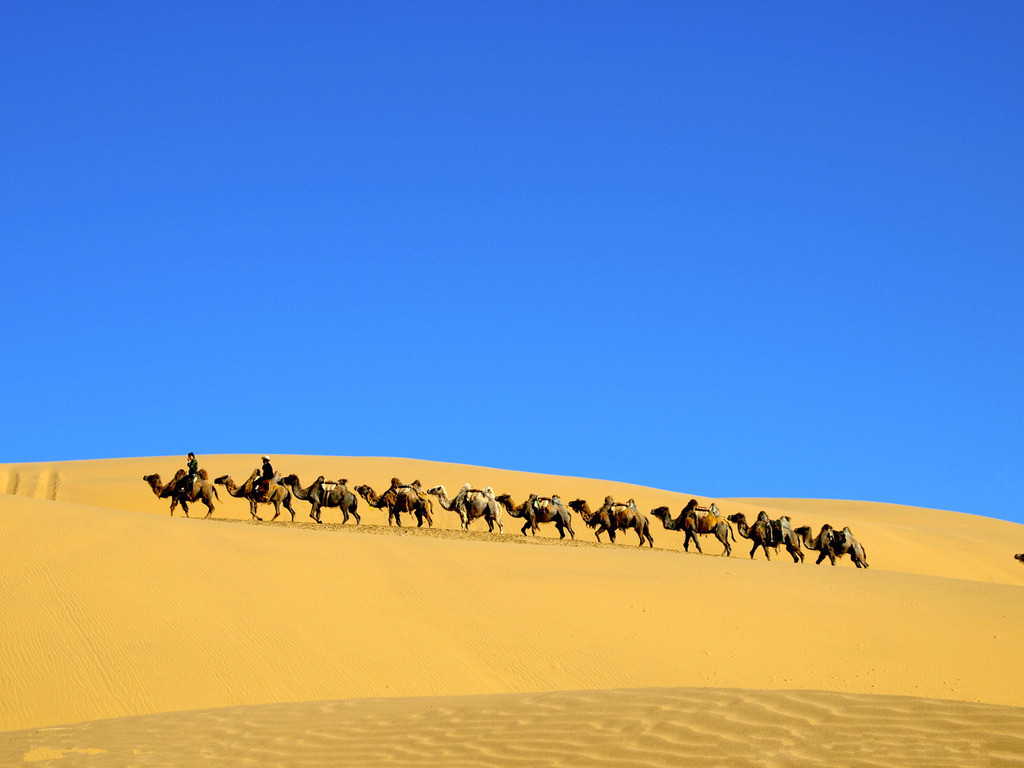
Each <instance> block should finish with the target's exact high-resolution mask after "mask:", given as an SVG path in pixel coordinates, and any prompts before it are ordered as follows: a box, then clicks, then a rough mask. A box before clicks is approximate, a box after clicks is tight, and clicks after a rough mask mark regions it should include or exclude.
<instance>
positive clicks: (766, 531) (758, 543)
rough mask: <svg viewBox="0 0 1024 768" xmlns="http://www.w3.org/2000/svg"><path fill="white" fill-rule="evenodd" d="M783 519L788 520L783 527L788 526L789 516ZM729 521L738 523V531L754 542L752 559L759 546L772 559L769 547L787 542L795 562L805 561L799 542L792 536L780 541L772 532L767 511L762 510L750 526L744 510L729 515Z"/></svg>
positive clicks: (751, 550) (787, 548)
mask: <svg viewBox="0 0 1024 768" xmlns="http://www.w3.org/2000/svg"><path fill="white" fill-rule="evenodd" d="M782 519H784V520H785V521H786V522H785V525H784V526H783V527H784V528H785V527H788V526H789V518H788V517H784V518H782ZM729 521H730V522H733V523H736V531H737V532H738V533H739V535H740V536H742V537H743V538H745V539H750V540H751V541H753V542H754V546H753V547H751V549H750V559H751V560H753V559H754V553H755V552H757V548H758V547H761V549H763V550H764V556H765V557H766V558H767V559H768V560H771V559H772V558H771V555H769V554H768V547H778V545H779V544H785V545H786V551H787V552H789V554H790V556H791V557H792V558H793V562H794V563H802V562H803V560H804V553H803V552H802V551H801V549H800V545H799V542H798V541H795V540H793V539H792V538H790V539H785V540H782V541H779V540H778V539H777V538H776V536H775V535H774V534H773V532H772V524H771V521H770V520H769V519H768V515H767V514H766V513H765V512H763V511H762V512H761V513H760V514H759V515H758V516H757V520H755V521H754V524H753V525H751V526H749V527H748V526H747V518H746V515H744V514H743V513H742V512H737V513H736V514H734V515H729Z"/></svg>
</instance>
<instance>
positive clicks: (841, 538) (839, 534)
mask: <svg viewBox="0 0 1024 768" xmlns="http://www.w3.org/2000/svg"><path fill="white" fill-rule="evenodd" d="M828 543H829V544H830V545H831V546H833V547H843V546H845V545H846V531H837V530H835V529H833V530H831V531H829V532H828Z"/></svg>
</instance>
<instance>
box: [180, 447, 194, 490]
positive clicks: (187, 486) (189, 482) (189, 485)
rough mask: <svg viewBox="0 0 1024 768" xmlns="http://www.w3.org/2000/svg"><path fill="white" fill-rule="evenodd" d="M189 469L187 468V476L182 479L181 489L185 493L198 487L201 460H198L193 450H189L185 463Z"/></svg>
mask: <svg viewBox="0 0 1024 768" xmlns="http://www.w3.org/2000/svg"><path fill="white" fill-rule="evenodd" d="M185 466H186V467H187V468H188V469H187V470H186V473H185V477H183V478H182V479H181V485H180V486H179V488H180V490H181V491H182V492H184V493H191V492H192V490H193V489H194V488H195V487H196V486H195V484H196V475H198V474H199V462H198V461H197V460H196V455H195V454H194V453H192V451H189V452H188V458H187V463H186V465H185Z"/></svg>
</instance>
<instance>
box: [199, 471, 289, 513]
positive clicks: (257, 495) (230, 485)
mask: <svg viewBox="0 0 1024 768" xmlns="http://www.w3.org/2000/svg"><path fill="white" fill-rule="evenodd" d="M260 474H261V472H260V470H259V469H255V470H253V473H252V474H251V475H249V479H248V480H246V481H245V483H243V484H242V485H241V486H237V485H235V481H234V480H232V479H231V475H221V476H220V477H218V478H217V479H216V480H214V481H213V482H215V483H217V485H223V486H224V487H225V488H227V491H228V494H229V495H231V496H234V497H235V498H236V499H246V500H248V502H249V514H251V515H252V517H253V520H260V521H262V520H263V518H262V517H260V516H259V515H257V514H256V505H257V504H273V505H274V516H273V517H272V518H270V522H273V521H274V520H277V518H278V516H279V515H280V514H281V507H282V506H283V507H284V508H285V509H287V510H288V512H289V513H291V516H292V522H293V523H294V522H295V510H294V509H293V508H292V492H291V490H289V489H288V488H285V487H284V486H283V485H281V484H280V483H278V482H271V483H270V487H269V488H268V489H267V490H266V492H265V493H261V492H260V490H259V485H258V482H259V477H260Z"/></svg>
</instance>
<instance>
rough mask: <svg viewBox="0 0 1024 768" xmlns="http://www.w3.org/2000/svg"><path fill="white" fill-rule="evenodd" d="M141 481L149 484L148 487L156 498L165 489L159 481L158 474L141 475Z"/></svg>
mask: <svg viewBox="0 0 1024 768" xmlns="http://www.w3.org/2000/svg"><path fill="white" fill-rule="evenodd" d="M142 479H143V480H145V481H146V482H147V483H149V487H150V488H152V489H153V493H155V494H156V495H157V496H158V497H160V496H161V494H162V493H163V492H164V490H165V488H166V487H165V486H164V484H163V483H162V482H161V481H160V475H159V474H154V475H143V476H142Z"/></svg>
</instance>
